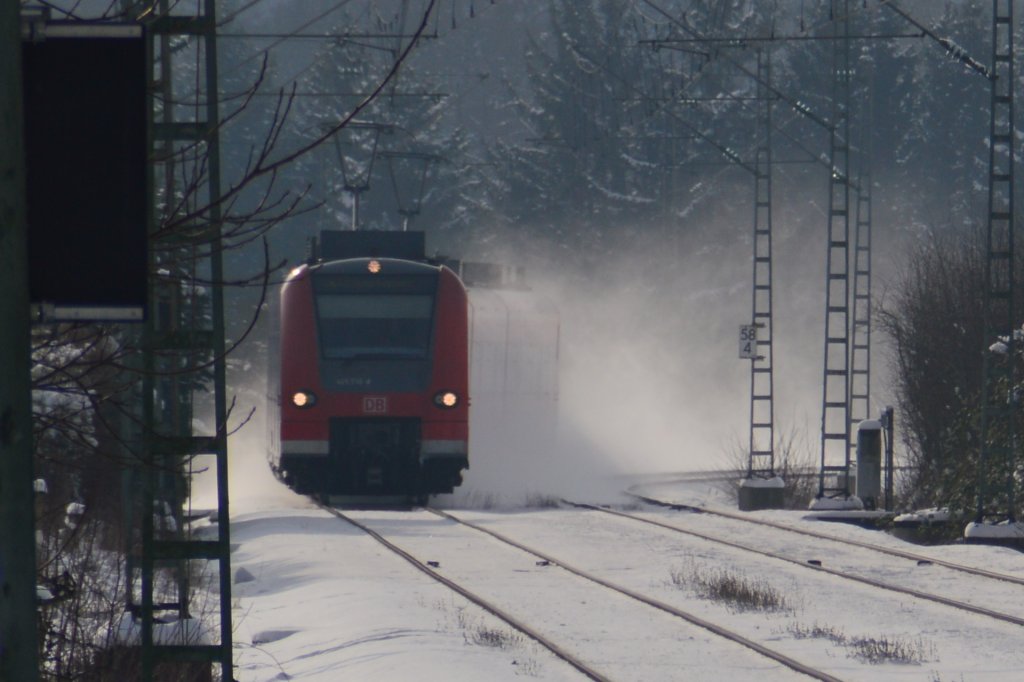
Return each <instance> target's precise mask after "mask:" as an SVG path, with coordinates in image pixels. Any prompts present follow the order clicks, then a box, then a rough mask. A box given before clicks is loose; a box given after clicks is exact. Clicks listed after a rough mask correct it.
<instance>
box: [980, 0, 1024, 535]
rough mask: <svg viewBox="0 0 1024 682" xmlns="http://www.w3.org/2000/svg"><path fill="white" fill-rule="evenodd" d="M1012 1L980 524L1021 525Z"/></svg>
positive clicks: (998, 93) (1000, 83)
mask: <svg viewBox="0 0 1024 682" xmlns="http://www.w3.org/2000/svg"><path fill="white" fill-rule="evenodd" d="M1013 30H1014V25H1013V0H992V74H991V76H990V82H991V105H990V106H991V109H990V112H989V161H988V180H989V189H988V223H987V234H986V237H987V238H986V260H985V303H984V321H985V322H984V324H985V327H984V328H985V340H984V343H985V346H988V345H989V344H994V343H996V341H997V340H999V339H1005V343H1006V353H1005V354H1004V355H1000V354H996V353H993V352H991V351H989V350H986V351H985V352H984V363H983V365H984V370H983V371H984V378H983V388H982V405H981V453H980V457H979V463H978V501H977V513H976V519H975V520H976V521H977V522H978V523H981V522H984V521H990V520H996V521H999V520H1007V519H1008V520H1009V521H1011V522H1012V521H1015V520H1016V519H1015V518H1014V506H1015V503H1016V499H1015V497H1016V490H1015V488H1016V484H1015V481H1014V469H1015V465H1016V461H1015V459H1016V452H1015V450H1016V447H1015V446H1016V434H1015V433H1014V431H1015V426H1014V413H1015V412H1016V411H1017V410H1019V409H1020V408H1021V405H1020V398H1019V396H1017V395H1016V391H1015V388H1014V383H1015V380H1014V361H1013V359H1012V358H1013V354H1014V353H1015V349H1016V346H1017V344H1016V342H1015V339H1014V338H1013V332H1014V321H1013V305H1014V263H1013V259H1014V234H1013V232H1014V220H1013V208H1014V204H1013V183H1014V152H1013V146H1014V139H1013V135H1014V112H1013V88H1014V68H1013Z"/></svg>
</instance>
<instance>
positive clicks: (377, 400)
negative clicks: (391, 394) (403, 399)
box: [363, 395, 388, 414]
mask: <svg viewBox="0 0 1024 682" xmlns="http://www.w3.org/2000/svg"><path fill="white" fill-rule="evenodd" d="M387 411H388V399H387V398H385V397H384V396H379V395H378V396H372V395H368V396H365V397H364V398H363V412H365V413H366V414H387Z"/></svg>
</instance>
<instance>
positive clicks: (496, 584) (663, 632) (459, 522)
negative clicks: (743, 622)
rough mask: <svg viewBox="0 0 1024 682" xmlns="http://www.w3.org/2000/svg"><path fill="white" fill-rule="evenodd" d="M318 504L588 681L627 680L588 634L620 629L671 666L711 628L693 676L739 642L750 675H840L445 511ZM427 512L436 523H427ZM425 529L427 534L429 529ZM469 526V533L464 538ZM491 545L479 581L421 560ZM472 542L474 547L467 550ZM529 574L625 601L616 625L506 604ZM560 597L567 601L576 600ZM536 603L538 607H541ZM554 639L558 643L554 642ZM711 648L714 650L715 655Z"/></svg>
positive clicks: (582, 594)
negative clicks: (659, 651)
mask: <svg viewBox="0 0 1024 682" xmlns="http://www.w3.org/2000/svg"><path fill="white" fill-rule="evenodd" d="M322 508H323V509H325V510H326V511H327V512H329V513H330V514H332V515H334V516H336V517H338V518H339V519H342V520H344V521H347V522H348V523H350V524H352V525H354V526H356V527H358V528H360V529H361V530H363V531H364V532H366V533H367V534H369V535H370V536H371V537H373V538H374V539H375V540H377V541H378V542H380V543H381V544H382V545H383V546H384V547H386V548H387V549H388V550H390V551H392V552H394V553H395V554H397V555H398V556H400V557H402V558H403V559H404V560H406V561H407V562H409V563H410V564H411V565H413V566H415V567H416V568H417V569H418V570H420V571H422V572H423V573H425V574H427V575H429V576H430V577H432V578H433V579H435V580H437V581H438V582H440V583H442V584H444V585H445V586H447V587H448V588H450V589H452V590H453V591H455V592H457V593H458V594H460V595H461V596H462V597H463V598H465V599H467V600H469V601H471V602H473V603H474V604H476V605H478V606H479V607H480V608H482V609H484V610H486V611H487V612H489V613H491V614H492V615H494V616H496V617H497V618H499V619H501V620H502V621H504V622H505V623H506V624H507V625H508V626H509V627H511V628H513V629H514V630H516V631H518V632H520V633H522V634H523V635H525V636H526V637H529V638H530V639H532V640H534V641H536V642H537V643H538V644H540V645H541V646H543V647H544V648H546V649H548V650H549V651H551V652H552V653H553V654H554V655H555V656H557V657H558V658H560V659H562V660H563V661H565V662H566V663H568V664H569V665H571V666H572V667H573V668H575V669H576V670H577V671H578V672H580V673H581V674H583V675H584V676H585V677H587V678H588V679H591V680H602V681H604V680H609V681H610V680H613V679H614V680H619V679H626V677H624V676H623V675H624V672H623V670H624V666H625V667H628V666H629V664H628V663H623V662H622V661H621V660H615V661H614V664H613V663H612V662H611V661H609V660H608V658H607V656H606V655H605V654H604V653H603V652H602V647H603V646H604V645H605V644H606V643H602V642H601V641H600V637H596V636H595V635H594V634H592V632H596V633H598V634H600V633H603V634H604V635H605V636H608V637H609V638H614V637H616V636H619V635H621V634H622V633H631V634H630V635H629V636H630V637H631V638H633V639H634V640H636V641H639V642H642V643H643V644H644V647H643V650H644V652H649V650H650V647H651V646H652V639H654V638H658V637H660V638H661V640H663V644H662V646H663V648H664V657H665V659H666V662H668V663H670V662H671V661H672V659H673V656H672V655H671V654H672V652H673V651H674V650H675V648H676V647H678V646H680V643H681V642H687V641H689V640H695V639H696V640H698V641H699V640H700V639H702V638H703V637H706V635H694V630H695V629H697V628H699V629H700V631H703V632H704V633H711V634H712V635H713V636H714V637H712V638H711V640H710V642H711V644H710V646H709V642H708V641H701V642H699V645H700V646H701V647H703V648H708V657H707V660H708V665H709V666H712V667H709V668H708V669H707V670H705V671H696V677H702V676H703V677H706V678H711V677H714V676H715V675H716V674H717V672H718V668H719V666H721V665H722V662H723V661H727V662H731V661H734V660H735V659H736V658H737V656H741V655H740V654H739V653H738V652H737V650H736V649H737V648H738V647H743V648H744V649H746V650H747V652H748V654H747V656H748V657H750V658H752V659H753V660H756V659H757V658H758V657H759V658H760V659H761V660H762V661H763V663H760V664H758V663H754V662H751V663H748V664H746V665H748V666H749V668H750V670H752V671H755V674H757V673H756V670H757V669H758V668H759V667H760V668H764V670H763V671H762V673H761V674H763V673H764V672H767V671H768V670H775V669H777V668H778V667H779V666H784V667H785V668H788V669H789V670H791V671H793V672H794V673H798V674H799V675H800V676H806V677H810V678H812V679H817V680H826V681H829V682H835V681H837V680H839V679H840V678H838V677H835V676H834V675H831V674H830V673H828V672H826V671H823V670H820V669H817V668H815V667H813V666H811V665H807V664H805V663H802V662H800V661H798V660H796V659H794V658H793V657H791V656H788V655H786V654H784V653H782V652H780V651H777V650H775V649H773V648H771V647H768V646H766V645H764V644H762V643H760V642H757V641H754V640H753V639H751V638H748V637H745V636H744V635H742V634H740V633H738V632H736V631H734V630H731V629H729V628H727V627H724V626H722V625H720V624H716V623H714V622H711V621H710V620H708V619H706V618H704V617H701V616H699V615H696V614H694V613H690V612H687V611H684V610H682V609H680V608H678V607H677V606H674V605H672V604H669V603H667V602H665V601H663V600H660V599H657V598H654V597H652V596H649V595H646V594H643V593H642V592H640V591H638V590H636V589H632V588H629V587H626V586H623V585H621V584H617V583H616V582H613V581H610V580H608V579H606V578H602V577H600V576H598V575H596V574H594V573H592V572H588V571H586V570H583V569H581V568H579V567H576V566H573V565H572V564H570V563H568V562H567V561H565V560H564V559H561V558H559V557H556V556H554V555H553V554H551V553H549V552H544V551H541V550H539V549H537V548H535V547H530V546H528V545H526V544H524V543H522V542H519V541H517V540H514V539H512V538H510V537H507V536H505V535H503V534H500V533H498V532H496V531H494V530H491V529H488V528H485V527H483V526H481V525H479V524H475V523H472V522H470V521H467V520H465V519H462V518H459V517H458V516H456V515H454V514H451V513H449V512H444V511H440V510H434V509H428V510H423V511H422V512H420V511H412V512H407V513H405V514H403V516H402V518H401V519H400V520H399V521H398V522H397V523H396V522H395V521H394V520H393V519H385V520H381V519H380V518H375V517H374V514H373V513H365V514H364V513H360V512H343V511H340V510H338V509H334V508H332V507H326V506H324V507H322ZM424 514H426V515H429V517H430V518H431V519H433V520H434V521H435V523H433V524H425V523H424V517H423V515H424ZM410 524H411V525H412V526H414V527H415V526H417V525H418V526H423V528H420V529H419V532H410V530H409V525H410ZM438 524H442V525H438ZM428 528H429V532H426V531H427V529H428ZM466 531H468V532H469V533H470V534H471V536H468V537H467V535H466ZM442 538H443V539H442ZM481 543H483V544H481ZM496 543H497V544H498V545H500V547H501V549H502V552H503V554H504V557H505V558H503V559H501V561H502V562H504V563H498V564H496V567H495V569H494V571H493V572H491V571H488V572H487V573H488V575H487V576H485V577H484V578H481V577H480V576H476V577H475V579H474V577H473V576H470V575H467V574H465V573H462V574H459V575H458V577H453V576H454V575H455V574H458V571H457V570H449V569H448V568H447V564H448V563H450V560H448V559H446V560H445V561H444V562H440V561H431V560H429V559H427V558H425V557H424V553H425V552H430V553H431V554H427V556H430V555H433V556H437V555H438V553H445V551H446V550H444V549H443V548H442V546H444V547H453V548H458V549H460V550H462V551H472V552H491V553H493V552H495V545H496ZM470 546H473V547H475V549H467V547H470ZM524 553H525V554H527V555H529V562H530V563H529V565H530V566H531V568H524V566H526V565H527V564H525V563H524V561H523V558H524V557H523V554H524ZM442 564H443V565H442ZM499 567H502V568H499ZM478 573H479V571H478ZM541 573H542V574H543V575H541ZM531 574H533V576H532V577H533V578H539V579H540V582H543V583H544V589H545V590H551V589H552V586H551V583H552V582H555V583H558V588H557V589H559V590H564V591H568V592H571V593H572V594H573V595H576V594H577V593H578V599H579V601H580V603H581V604H587V603H590V604H604V603H606V602H607V601H608V600H609V599H610V598H618V599H620V600H622V603H621V604H620V605H619V608H618V609H617V610H616V612H615V619H614V621H615V622H614V623H600V622H597V621H596V620H595V618H594V615H593V614H591V615H590V617H589V618H588V617H587V611H588V609H586V608H583V609H581V610H578V613H577V614H576V615H575V616H574V615H573V614H572V613H561V614H557V615H553V614H550V613H545V612H544V609H545V608H546V609H547V610H548V611H550V604H543V603H542V604H540V605H535V606H534V608H533V610H532V611H531V610H530V608H527V607H526V606H524V605H523V604H521V603H517V602H515V600H514V599H513V600H512V602H511V603H510V597H509V596H508V594H504V596H503V592H506V591H507V590H508V588H509V583H512V582H516V583H519V587H521V588H523V587H525V588H526V589H530V588H529V584H531V583H533V582H537V580H531ZM473 583H476V585H477V587H473V586H472V584H473ZM565 601H569V602H571V601H573V599H569V600H565ZM536 606H539V607H540V610H538V609H537V608H536ZM524 611H527V612H529V615H526V616H524V615H522V613H523V612H524ZM652 611H653V612H654V613H657V614H661V617H662V618H668V619H669V620H671V622H672V624H671V625H666V623H663V622H659V623H657V624H655V625H652V624H651V622H650V621H651V620H652ZM588 621H590V622H588ZM553 624H554V625H553ZM610 626H614V632H612V633H608V632H606V628H607V627H610ZM566 628H577V629H580V628H582V629H583V630H584V631H585V633H584V634H583V635H581V636H579V637H577V639H576V641H575V642H571V643H568V644H567V643H565V640H566V635H565V629H566ZM552 633H555V634H552ZM559 635H561V636H559ZM591 638H593V639H594V645H593V646H590V647H587V646H582V645H580V643H579V642H580V641H589V640H590V639H591ZM569 639H570V640H571V639H572V638H569ZM559 640H561V641H562V643H559ZM634 647H635V645H634ZM715 652H719V653H718V657H717V658H716V656H715ZM643 658H647V659H651V660H648V661H647V665H651V664H652V663H653V660H656V659H657V658H658V657H657V656H653V657H652V656H651V655H650V654H649V653H645V655H644V656H643ZM643 664H644V662H643V661H642V660H639V661H637V662H636V663H635V664H634V665H643ZM693 673H694V671H689V672H687V673H685V674H684V675H683V676H684V677H691V676H693ZM652 674H653V675H654V677H653V678H655V679H668V678H669V677H675V676H677V675H678V674H680V672H679V671H678V670H676V671H673V672H671V673H669V672H668V671H667V670H662V671H660V672H652V671H651V670H647V675H648V678H650V675H652ZM776 674H777V673H776ZM643 678H644V675H643V674H640V675H639V676H638V677H637V679H643Z"/></svg>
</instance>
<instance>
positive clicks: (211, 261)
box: [126, 0, 234, 681]
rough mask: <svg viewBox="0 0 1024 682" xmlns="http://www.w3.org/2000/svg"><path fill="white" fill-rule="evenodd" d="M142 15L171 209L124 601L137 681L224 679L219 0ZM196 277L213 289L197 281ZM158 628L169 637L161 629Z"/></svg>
mask: <svg viewBox="0 0 1024 682" xmlns="http://www.w3.org/2000/svg"><path fill="white" fill-rule="evenodd" d="M129 4H131V3H129ZM176 10H177V11H176ZM146 21H147V24H146V28H147V31H148V36H149V48H148V61H149V68H150V74H151V78H152V84H153V85H152V89H151V94H150V96H149V105H150V112H151V139H152V149H151V158H152V159H153V163H152V164H151V168H150V187H151V191H152V192H154V196H157V195H158V194H159V192H158V189H157V188H158V187H160V190H161V191H162V192H163V194H164V201H163V202H158V201H154V202H153V205H154V206H159V205H161V203H162V204H163V206H164V210H165V211H167V212H168V213H165V214H162V215H159V216H158V215H153V216H152V217H151V219H150V221H151V224H150V235H151V237H150V277H151V283H152V284H151V294H150V296H151V306H150V310H151V312H150V315H149V318H148V320H147V322H146V325H145V329H144V332H143V341H144V348H145V354H144V358H143V381H142V434H141V441H142V466H141V467H140V468H139V469H138V470H137V471H136V472H134V474H133V475H132V477H131V479H133V481H132V482H133V483H134V484H136V485H137V486H138V487H137V488H136V490H137V491H138V489H139V488H141V491H139V492H141V495H138V496H139V497H140V498H141V499H140V501H139V504H138V505H136V506H135V507H134V512H133V513H132V514H130V515H129V516H137V517H138V518H137V519H134V523H133V524H131V525H130V526H129V528H131V527H134V525H135V524H138V530H139V532H140V536H141V541H140V542H138V543H137V544H136V543H133V542H132V541H131V540H129V551H128V561H127V564H128V569H127V570H128V580H127V581H126V582H127V599H128V607H129V610H130V611H131V612H132V613H133V615H134V616H136V617H137V618H138V621H139V627H140V630H141V661H140V667H141V679H142V680H146V681H148V680H153V679H154V678H155V676H156V675H157V674H158V671H160V670H162V669H166V668H167V667H175V666H176V667H177V669H179V670H181V671H182V672H183V673H184V674H186V675H190V676H195V679H200V680H201V679H209V674H210V668H211V666H212V665H215V664H219V665H220V679H222V680H225V681H230V680H233V679H234V678H233V663H232V635H231V565H230V526H229V510H228V479H227V431H226V421H227V407H226V386H225V384H226V364H225V357H224V354H225V338H224V300H223V290H222V282H223V280H224V277H223V271H222V270H223V264H222V245H221V240H220V235H221V209H220V196H221V189H220V150H219V137H218V136H219V112H218V88H217V49H216V22H215V0H202V2H199V3H190V4H189V5H188V7H186V8H181V7H179V6H178V5H177V4H176V3H175V4H172V3H170V2H168V0H160V2H159V3H158V4H157V6H156V11H155V12H153V13H152V14H151V15H149V16H147V17H146ZM190 49H191V50H193V52H192V53H191V54H190V51H189V50H190ZM190 57H192V60H191V62H189V61H188V60H189V59H190ZM188 73H198V74H200V77H199V78H198V79H197V82H198V85H196V84H195V83H196V81H194V80H193V79H192V78H190V77H188V76H185V77H180V75H181V74H188ZM185 83H188V84H189V85H191V86H192V87H191V90H190V91H188V92H185V91H184V90H185V88H184V87H182V88H180V89H181V90H182V92H178V89H179V88H178V87H176V86H181V85H183V84H185ZM184 102H188V103H189V105H183V104H182V103H184ZM188 165H191V167H190V168H188V167H187V166H188ZM198 169H203V170H198ZM189 173H192V174H193V176H192V177H191V180H192V181H194V182H195V183H196V186H195V187H194V188H192V189H191V190H190V189H189V188H186V187H182V186H179V184H185V183H183V182H182V178H183V176H186V175H188V174H189ZM190 192H191V193H192V194H193V198H192V199H191V200H189V201H188V202H187V205H182V206H178V207H177V209H176V210H177V211H178V215H172V214H170V211H172V210H175V209H173V208H171V207H172V206H174V204H175V202H174V201H171V199H170V198H172V197H176V196H179V195H180V194H181V193H185V194H188V193H190ZM196 207H204V208H202V210H200V211H197V212H196V214H195V215H192V216H191V217H189V218H188V219H187V220H185V222H187V225H184V226H183V227H182V229H176V230H167V229H161V228H160V227H158V226H161V225H167V224H168V223H170V222H174V221H177V220H178V219H179V218H180V214H187V213H188V212H189V209H195V208H196ZM197 281H207V282H209V283H210V284H209V285H208V286H199V285H198V284H197ZM203 371H206V372H210V371H212V382H211V383H212V388H213V400H212V405H209V406H207V409H208V410H210V411H211V412H212V421H213V423H214V433H212V434H205V435H197V434H196V433H195V432H194V428H193V423H194V422H193V417H194V412H195V411H196V410H197V409H198V408H197V405H196V401H195V400H194V397H193V392H194V390H195V384H197V383H199V382H200V381H201V379H200V377H199V374H200V372H203ZM200 457H211V458H212V459H213V462H212V466H211V467H210V468H211V469H212V470H213V471H214V473H215V476H216V486H217V508H216V510H214V511H213V512H211V514H210V518H211V520H215V527H216V528H215V530H216V532H215V534H214V537H213V539H200V538H197V537H195V536H194V535H193V534H192V533H191V532H190V531H189V530H188V527H187V523H186V522H187V519H185V518H184V516H183V513H182V508H183V504H184V502H185V500H186V499H187V498H188V493H187V486H188V481H187V477H186V469H187V468H188V467H189V466H190V465H191V463H192V461H193V460H194V459H196V458H200ZM211 566H215V567H216V573H215V575H214V576H213V577H211V576H209V575H204V573H205V572H206V570H207V569H208V568H209V567H211ZM199 576H203V583H202V584H201V587H200V589H205V590H206V591H207V593H208V594H213V595H215V599H214V601H216V607H212V608H211V609H209V610H208V611H206V612H204V613H200V614H196V613H194V612H193V611H194V610H195V608H196V604H195V603H194V601H195V600H194V599H193V590H195V589H196V588H197V578H198V577H199ZM214 581H215V582H216V585H215V586H214V584H213V583H214ZM214 587H215V589H214ZM210 611H215V612H216V615H217V618H216V627H209V623H210V621H211V620H212V619H211V618H210V616H211V613H210ZM197 616H201V617H200V618H197ZM168 622H169V623H170V625H171V627H170V628H168ZM158 626H159V627H161V628H163V629H164V632H163V633H158V632H157V627H158ZM167 632H169V633H170V634H169V635H165V634H164V633H167ZM158 634H159V636H158ZM160 674H163V673H160ZM190 679H191V678H190Z"/></svg>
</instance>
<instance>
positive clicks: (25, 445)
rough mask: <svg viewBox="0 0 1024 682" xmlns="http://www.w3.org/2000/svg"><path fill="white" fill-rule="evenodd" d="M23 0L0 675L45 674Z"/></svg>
mask: <svg viewBox="0 0 1024 682" xmlns="http://www.w3.org/2000/svg"><path fill="white" fill-rule="evenodd" d="M19 12H20V3H19V2H18V0H0V292H2V295H0V680H18V681H19V682H21V681H22V680H25V681H27V682H30V681H31V680H36V679H38V678H39V662H38V658H37V657H38V648H37V644H36V605H35V599H36V566H35V546H36V544H35V530H34V529H35V506H34V503H33V488H32V398H31V382H30V377H29V358H30V355H29V353H30V351H29V348H30V345H29V325H30V320H29V309H28V306H29V300H28V245H27V239H28V236H27V227H26V223H25V210H26V208H25V155H24V141H23V140H24V138H23V126H22V103H21V29H20V19H19Z"/></svg>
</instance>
